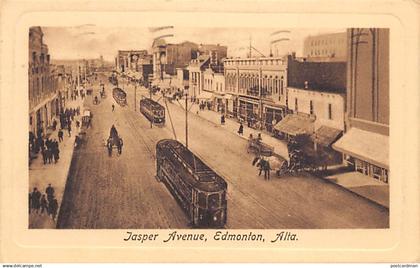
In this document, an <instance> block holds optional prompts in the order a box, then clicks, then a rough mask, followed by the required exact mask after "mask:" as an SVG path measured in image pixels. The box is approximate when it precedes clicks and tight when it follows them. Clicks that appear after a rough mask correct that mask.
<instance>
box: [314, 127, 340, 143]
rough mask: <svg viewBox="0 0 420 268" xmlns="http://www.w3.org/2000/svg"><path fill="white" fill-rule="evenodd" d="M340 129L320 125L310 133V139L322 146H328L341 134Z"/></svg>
mask: <svg viewBox="0 0 420 268" xmlns="http://www.w3.org/2000/svg"><path fill="white" fill-rule="evenodd" d="M341 133H342V131H341V130H339V129H336V128H332V127H327V126H321V127H320V128H318V129H317V130H316V131H315V133H314V134H313V135H312V140H313V141H314V142H316V143H317V144H320V145H323V146H326V147H327V146H330V145H331V144H332V143H334V142H335V141H336V140H337V139H338V137H339V136H340V135H341Z"/></svg>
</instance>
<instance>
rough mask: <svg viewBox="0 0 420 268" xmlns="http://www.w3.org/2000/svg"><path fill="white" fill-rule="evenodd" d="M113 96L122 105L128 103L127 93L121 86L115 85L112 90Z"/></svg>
mask: <svg viewBox="0 0 420 268" xmlns="http://www.w3.org/2000/svg"><path fill="white" fill-rule="evenodd" d="M112 96H113V97H114V99H115V101H116V102H117V103H118V104H119V105H121V106H125V105H127V93H125V91H124V90H122V89H121V88H119V87H115V88H114V89H113V90H112Z"/></svg>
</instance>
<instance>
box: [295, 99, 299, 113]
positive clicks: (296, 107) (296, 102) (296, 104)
mask: <svg viewBox="0 0 420 268" xmlns="http://www.w3.org/2000/svg"><path fill="white" fill-rule="evenodd" d="M295 111H296V112H298V99H297V98H295Z"/></svg>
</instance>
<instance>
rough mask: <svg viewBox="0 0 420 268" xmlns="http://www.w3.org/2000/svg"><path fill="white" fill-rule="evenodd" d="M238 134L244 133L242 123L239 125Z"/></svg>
mask: <svg viewBox="0 0 420 268" xmlns="http://www.w3.org/2000/svg"><path fill="white" fill-rule="evenodd" d="M238 134H239V135H241V136H243V135H244V126H243V125H242V123H241V124H240V125H239V130H238Z"/></svg>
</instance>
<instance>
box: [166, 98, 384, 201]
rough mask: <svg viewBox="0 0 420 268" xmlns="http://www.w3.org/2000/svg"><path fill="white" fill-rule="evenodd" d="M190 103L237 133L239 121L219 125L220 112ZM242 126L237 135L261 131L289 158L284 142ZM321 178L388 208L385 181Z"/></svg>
mask: <svg viewBox="0 0 420 268" xmlns="http://www.w3.org/2000/svg"><path fill="white" fill-rule="evenodd" d="M172 104H174V105H178V106H180V107H182V109H184V107H185V99H184V100H180V101H173V102H172ZM190 105H191V102H188V108H190V113H192V114H194V115H196V116H199V117H201V118H202V119H204V120H207V121H209V122H211V123H213V124H216V125H218V126H219V127H222V128H225V129H226V130H228V131H230V132H232V133H234V134H236V135H238V133H237V131H238V129H239V123H238V122H237V121H236V120H235V119H232V118H226V120H225V124H224V125H221V123H220V117H221V114H220V113H217V112H215V111H210V110H203V111H200V110H199V108H198V105H197V104H193V106H192V107H191V106H190ZM243 126H244V135H243V136H240V135H238V136H239V137H241V138H243V139H248V136H249V134H252V135H253V136H254V137H255V136H257V134H258V133H261V136H262V140H263V142H265V143H267V144H268V145H271V146H273V147H274V152H275V153H277V154H278V155H280V156H282V157H284V158H285V159H289V156H288V150H287V143H286V142H284V141H282V140H279V139H277V138H274V137H272V136H270V135H269V134H267V133H265V132H262V131H259V130H255V129H252V128H248V127H247V126H246V124H243ZM334 168H336V167H334ZM323 178H324V179H325V180H327V181H329V182H332V183H335V184H337V185H340V186H341V187H344V188H346V189H348V190H349V191H352V192H354V193H356V194H358V195H360V196H362V197H365V198H367V199H369V200H371V201H373V202H375V203H377V204H379V205H381V206H384V207H386V208H389V185H388V184H386V183H383V182H380V181H378V180H375V179H373V178H370V177H368V176H365V175H363V174H361V173H359V172H343V171H342V172H339V173H337V174H334V175H331V176H325V177H323Z"/></svg>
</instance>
